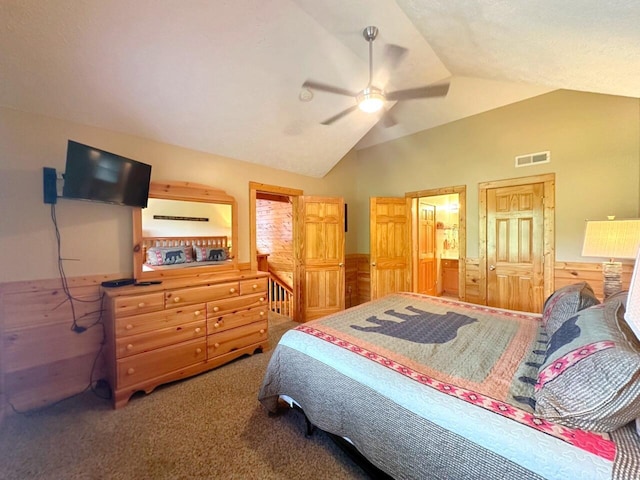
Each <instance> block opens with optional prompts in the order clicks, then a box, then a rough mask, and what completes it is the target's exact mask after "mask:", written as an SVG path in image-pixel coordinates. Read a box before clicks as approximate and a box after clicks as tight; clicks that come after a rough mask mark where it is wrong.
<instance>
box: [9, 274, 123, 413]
mask: <svg viewBox="0 0 640 480" xmlns="http://www.w3.org/2000/svg"><path fill="white" fill-rule="evenodd" d="M129 275H130V274H129ZM129 275H127V274H114V275H96V276H87V277H76V278H69V279H68V285H69V288H70V291H71V294H72V295H73V296H74V297H76V298H78V299H81V300H86V301H76V302H74V306H75V312H76V318H77V319H78V321H77V323H78V324H79V325H81V326H89V325H92V324H94V323H95V322H96V321H97V320H98V318H99V314H100V283H101V282H103V281H105V280H113V279H116V278H123V277H127V276H129ZM72 318H73V317H72V314H71V307H70V304H69V301H68V300H67V298H66V296H65V294H64V292H63V290H62V286H61V281H60V279H51V280H37V281H25V282H15V283H3V284H0V334H1V340H2V348H1V349H0V356H1V357H2V358H1V359H0V367H1V371H0V397H4V398H3V399H2V400H3V401H2V403H1V404H0V418H1V417H2V415H3V414H4V413H10V411H11V407H10V405H9V402H10V404H11V405H13V407H14V408H15V409H16V410H18V411H25V410H30V409H33V408H37V407H42V406H45V405H48V404H51V403H53V402H55V401H57V400H60V399H63V398H66V397H69V396H71V395H73V394H76V393H79V392H82V391H83V390H84V389H85V388H87V386H88V385H89V376H90V374H91V369H92V367H93V365H94V362H95V363H96V365H95V369H94V372H93V379H94V381H95V380H98V379H100V378H103V377H104V370H103V364H102V359H101V358H98V355H99V352H100V347H101V343H102V340H103V331H102V327H101V326H100V325H97V326H95V327H93V328H89V329H87V330H86V331H84V332H82V333H75V332H73V331H71V325H72Z"/></svg>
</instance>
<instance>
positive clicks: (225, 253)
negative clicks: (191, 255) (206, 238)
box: [194, 246, 229, 262]
mask: <svg viewBox="0 0 640 480" xmlns="http://www.w3.org/2000/svg"><path fill="white" fill-rule="evenodd" d="M194 249H195V251H196V262H210V261H223V260H226V259H227V258H229V249H227V248H216V247H201V246H198V247H194Z"/></svg>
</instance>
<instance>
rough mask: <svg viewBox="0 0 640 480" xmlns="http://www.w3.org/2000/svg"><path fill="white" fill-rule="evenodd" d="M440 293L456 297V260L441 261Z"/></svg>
mask: <svg viewBox="0 0 640 480" xmlns="http://www.w3.org/2000/svg"><path fill="white" fill-rule="evenodd" d="M441 267H442V292H443V293H445V294H449V295H458V260H452V259H446V260H445V259H442V260H441Z"/></svg>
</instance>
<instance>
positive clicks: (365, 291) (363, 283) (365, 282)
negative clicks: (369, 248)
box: [345, 253, 371, 308]
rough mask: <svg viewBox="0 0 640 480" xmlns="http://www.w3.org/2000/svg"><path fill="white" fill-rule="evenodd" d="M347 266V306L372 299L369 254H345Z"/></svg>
mask: <svg viewBox="0 0 640 480" xmlns="http://www.w3.org/2000/svg"><path fill="white" fill-rule="evenodd" d="M345 267H346V272H345V273H346V281H345V284H346V291H345V306H346V308H349V307H353V306H356V305H360V304H361V303H365V302H368V301H369V300H371V287H370V285H371V277H370V268H369V255H367V254H364V253H353V254H350V255H346V256H345Z"/></svg>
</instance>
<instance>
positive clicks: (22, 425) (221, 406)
mask: <svg viewBox="0 0 640 480" xmlns="http://www.w3.org/2000/svg"><path fill="white" fill-rule="evenodd" d="M295 325H296V324H295V323H294V322H289V321H286V320H282V319H270V338H271V339H272V340H273V343H272V345H275V341H277V339H279V338H280V336H281V335H282V333H284V332H285V331H286V330H287V329H289V328H291V327H293V326H295ZM270 353H271V352H267V353H263V354H256V355H253V356H251V357H244V358H241V359H239V360H237V361H235V362H232V363H230V364H228V365H225V366H223V367H220V368H218V369H216V370H212V371H210V372H207V373H204V374H201V375H199V376H197V377H193V378H190V379H187V380H184V381H181V382H175V383H172V384H169V385H166V386H163V387H160V388H158V389H156V390H155V391H154V392H153V393H151V394H150V395H146V396H145V395H140V396H136V397H135V398H133V399H132V401H130V402H129V404H128V405H127V406H126V407H124V408H122V409H120V410H113V409H112V408H111V403H110V401H107V400H102V399H100V398H98V397H97V396H96V395H94V394H93V393H90V392H88V393H85V394H82V395H79V396H77V397H74V398H71V399H68V400H65V401H63V402H61V403H59V404H57V405H55V406H53V407H50V408H47V409H45V410H42V411H39V412H34V413H31V414H28V415H9V417H8V418H6V419H5V422H4V424H3V426H2V427H1V428H0V479H16V480H17V479H20V480H22V479H64V480H69V479H190V478H207V479H324V478H326V479H347V478H356V479H358V478H361V479H364V478H367V477H366V475H365V474H364V473H363V471H362V470H360V469H359V467H357V466H355V465H354V464H353V463H352V462H351V461H350V460H349V459H348V457H347V456H346V455H345V454H343V453H342V451H341V450H340V449H339V448H338V447H336V446H335V445H334V443H333V442H332V441H331V440H330V439H329V438H328V437H327V436H326V435H325V434H324V433H323V432H316V433H314V435H313V436H312V437H311V438H306V437H305V436H304V418H303V417H302V415H301V414H300V413H298V412H296V411H293V410H290V411H288V412H287V413H285V414H282V415H276V416H270V415H268V414H267V412H266V411H265V410H264V409H263V407H262V406H261V405H260V404H259V402H258V401H257V393H258V389H259V387H260V382H261V381H262V376H263V374H264V371H265V368H266V365H267V362H268V359H269V357H270Z"/></svg>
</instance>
